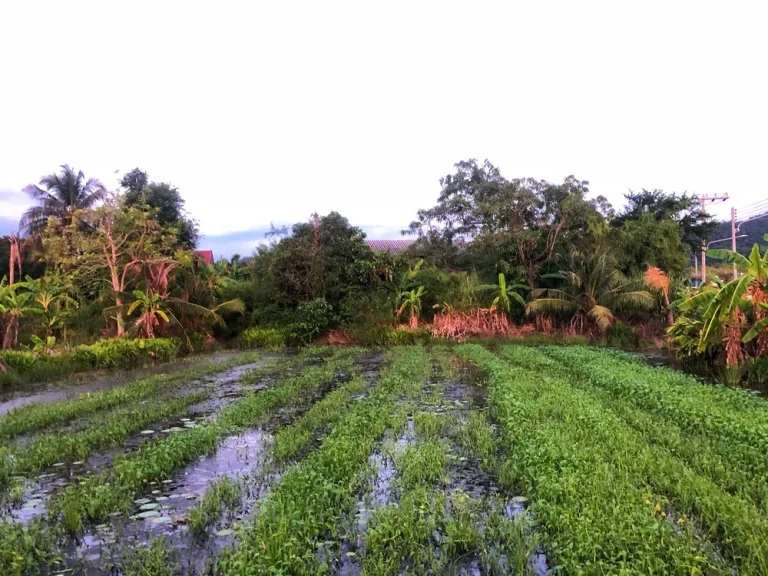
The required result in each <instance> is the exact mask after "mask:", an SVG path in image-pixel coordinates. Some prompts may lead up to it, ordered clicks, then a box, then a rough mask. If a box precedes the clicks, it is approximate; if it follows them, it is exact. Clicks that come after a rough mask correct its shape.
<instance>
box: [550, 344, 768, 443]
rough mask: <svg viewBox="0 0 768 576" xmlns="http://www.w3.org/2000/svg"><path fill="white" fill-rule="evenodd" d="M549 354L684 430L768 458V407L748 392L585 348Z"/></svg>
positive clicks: (598, 384) (594, 381) (614, 392)
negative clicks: (748, 448) (750, 448)
mask: <svg viewBox="0 0 768 576" xmlns="http://www.w3.org/2000/svg"><path fill="white" fill-rule="evenodd" d="M547 354H548V355H551V356H552V357H553V358H555V359H558V360H561V361H562V362H564V363H566V364H568V365H569V366H585V367H588V378H589V381H590V382H591V383H592V384H594V385H596V386H600V387H603V388H606V389H609V390H610V391H611V393H612V394H614V395H615V396H617V397H620V398H622V399H624V400H627V401H629V402H632V403H633V404H634V405H636V406H638V407H640V408H643V409H645V410H649V411H652V412H653V413H655V414H657V415H659V416H662V417H664V418H670V419H672V420H673V421H674V422H675V423H677V424H678V425H679V426H681V427H682V428H686V429H691V430H696V431H697V432H699V433H706V434H709V435H711V436H713V437H716V438H723V439H727V440H728V441H729V442H734V443H743V444H745V445H748V446H753V447H754V448H756V449H757V450H759V451H760V452H761V453H762V454H768V404H766V403H765V401H764V400H763V399H761V398H755V397H752V396H750V395H748V394H746V393H744V392H743V391H740V390H735V389H729V388H724V387H715V386H700V385H697V384H696V381H695V380H694V379H693V378H691V377H690V376H685V375H684V374H680V373H677V372H674V371H672V370H667V369H656V368H653V367H651V366H646V365H642V364H638V363H637V362H633V361H628V360H624V359H623V357H622V356H621V355H616V354H606V353H605V352H601V351H599V350H590V349H589V348H584V347H573V348H548V349H547Z"/></svg>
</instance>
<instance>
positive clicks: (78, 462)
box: [72, 460, 85, 466]
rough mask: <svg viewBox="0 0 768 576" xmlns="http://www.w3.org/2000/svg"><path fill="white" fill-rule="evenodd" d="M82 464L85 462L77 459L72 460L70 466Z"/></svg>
mask: <svg viewBox="0 0 768 576" xmlns="http://www.w3.org/2000/svg"><path fill="white" fill-rule="evenodd" d="M83 464H85V462H83V461H82V460H78V461H77V462H72V466H82V465H83Z"/></svg>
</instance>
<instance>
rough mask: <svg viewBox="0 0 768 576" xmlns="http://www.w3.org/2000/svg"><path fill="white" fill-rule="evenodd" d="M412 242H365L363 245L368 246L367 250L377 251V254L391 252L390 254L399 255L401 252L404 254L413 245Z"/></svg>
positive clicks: (402, 240) (401, 240)
mask: <svg viewBox="0 0 768 576" xmlns="http://www.w3.org/2000/svg"><path fill="white" fill-rule="evenodd" d="M413 242H414V241H413V240H405V239H400V240H366V241H365V243H366V244H368V248H370V249H371V250H375V251H379V252H391V253H392V254H400V253H401V252H405V251H406V250H407V249H408V248H409V247H410V246H411V244H413Z"/></svg>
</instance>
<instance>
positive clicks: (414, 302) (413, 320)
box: [397, 286, 424, 328]
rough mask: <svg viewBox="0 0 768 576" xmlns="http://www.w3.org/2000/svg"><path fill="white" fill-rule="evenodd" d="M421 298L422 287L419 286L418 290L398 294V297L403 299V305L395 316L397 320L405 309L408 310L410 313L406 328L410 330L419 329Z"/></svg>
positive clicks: (422, 294) (422, 293)
mask: <svg viewBox="0 0 768 576" xmlns="http://www.w3.org/2000/svg"><path fill="white" fill-rule="evenodd" d="M422 296H424V286H419V288H418V289H416V290H410V291H406V292H403V293H402V294H400V297H401V298H402V299H403V303H402V304H401V305H400V308H398V310H397V316H398V318H399V317H400V315H401V314H402V313H403V312H405V310H406V309H408V308H410V309H411V313H410V317H409V320H408V326H409V327H410V328H418V327H419V314H421V297H422Z"/></svg>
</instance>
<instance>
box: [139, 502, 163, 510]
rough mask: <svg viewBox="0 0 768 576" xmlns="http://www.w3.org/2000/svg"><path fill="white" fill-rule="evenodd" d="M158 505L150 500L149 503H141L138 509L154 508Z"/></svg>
mask: <svg viewBox="0 0 768 576" xmlns="http://www.w3.org/2000/svg"><path fill="white" fill-rule="evenodd" d="M158 506H159V504H157V503H155V502H150V503H149V504H143V505H142V506H141V508H139V510H154V509H155V508H157V507H158Z"/></svg>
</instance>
